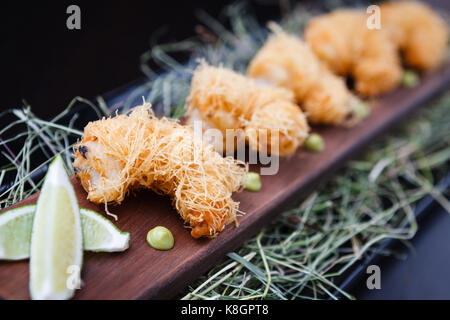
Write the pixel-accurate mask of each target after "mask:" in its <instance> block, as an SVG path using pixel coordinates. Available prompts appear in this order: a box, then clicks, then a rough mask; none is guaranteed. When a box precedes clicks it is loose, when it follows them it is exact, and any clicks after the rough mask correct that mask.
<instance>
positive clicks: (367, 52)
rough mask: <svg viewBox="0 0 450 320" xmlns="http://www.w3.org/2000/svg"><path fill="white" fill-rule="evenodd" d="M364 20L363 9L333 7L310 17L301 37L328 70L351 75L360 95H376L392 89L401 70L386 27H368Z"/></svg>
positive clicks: (399, 77) (398, 78)
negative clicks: (334, 8) (331, 9)
mask: <svg viewBox="0 0 450 320" xmlns="http://www.w3.org/2000/svg"><path fill="white" fill-rule="evenodd" d="M403 14H404V13H401V15H403ZM381 16H383V13H381ZM366 21H367V16H366V14H365V12H364V11H360V10H353V9H340V10H335V11H333V12H331V13H329V14H324V15H320V16H318V17H315V18H313V19H312V20H311V21H310V22H309V24H308V25H307V27H306V29H305V34H304V36H305V39H306V41H307V42H308V43H309V44H310V45H311V48H312V50H313V51H314V53H315V54H316V55H317V56H318V57H319V59H320V60H322V61H323V62H324V63H325V64H326V66H327V67H328V68H330V70H332V71H333V72H335V73H336V74H338V75H342V76H352V77H353V78H354V82H355V89H356V91H357V92H358V93H359V94H360V95H362V96H376V95H380V94H382V93H386V92H389V91H392V90H393V89H395V88H396V87H397V86H398V85H399V83H400V79H401V76H402V72H403V70H402V66H401V61H400V60H401V59H400V56H399V54H398V52H397V48H396V46H395V45H394V43H393V42H392V40H391V39H390V37H389V34H388V32H387V28H386V27H384V26H383V25H382V27H381V29H380V30H376V29H374V30H370V29H368V28H367V26H366Z"/></svg>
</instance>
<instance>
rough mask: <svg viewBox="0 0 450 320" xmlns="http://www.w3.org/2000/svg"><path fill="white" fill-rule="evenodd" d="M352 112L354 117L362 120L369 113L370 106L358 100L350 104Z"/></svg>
mask: <svg viewBox="0 0 450 320" xmlns="http://www.w3.org/2000/svg"><path fill="white" fill-rule="evenodd" d="M352 112H353V115H354V116H355V118H356V119H359V120H362V119H365V118H367V117H368V116H369V115H370V107H369V106H368V105H367V103H364V102H362V101H359V102H358V103H355V104H354V105H353V106H352Z"/></svg>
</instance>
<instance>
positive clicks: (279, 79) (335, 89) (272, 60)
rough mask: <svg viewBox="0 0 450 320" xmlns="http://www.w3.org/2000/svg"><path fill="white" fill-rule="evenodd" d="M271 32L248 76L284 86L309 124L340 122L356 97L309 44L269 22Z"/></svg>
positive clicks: (250, 66)
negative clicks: (315, 53) (323, 62)
mask: <svg viewBox="0 0 450 320" xmlns="http://www.w3.org/2000/svg"><path fill="white" fill-rule="evenodd" d="M270 28H271V29H272V30H273V34H272V35H271V36H270V37H269V39H268V40H267V42H266V43H265V44H264V46H263V47H262V48H261V49H260V50H259V51H258V53H257V54H256V56H255V57H254V58H253V60H252V61H251V62H250V65H249V68H248V74H249V76H251V77H253V78H255V79H262V80H265V81H269V82H271V83H273V84H276V85H279V86H282V87H285V88H288V89H290V90H292V91H293V92H294V94H295V99H296V101H297V103H298V104H299V105H300V106H301V107H302V109H303V110H304V111H305V112H306V114H307V116H308V120H309V121H310V122H312V123H323V124H342V123H343V122H344V121H345V120H346V118H347V117H349V115H350V113H351V111H352V108H351V105H352V103H354V102H355V101H354V100H356V98H355V97H353V95H352V94H351V93H350V91H349V90H348V89H347V87H346V84H345V82H344V80H343V79H341V78H340V77H338V76H335V75H334V74H333V73H331V72H330V71H329V70H328V69H326V68H325V67H324V66H323V65H322V63H321V61H320V60H319V59H318V58H317V57H316V56H315V55H314V53H313V51H312V50H311V48H310V47H309V45H308V44H307V43H305V42H303V41H302V40H301V39H299V38H297V37H295V36H292V35H289V34H287V33H285V32H284V31H283V30H282V29H281V28H280V27H279V26H278V25H276V24H274V23H271V24H270Z"/></svg>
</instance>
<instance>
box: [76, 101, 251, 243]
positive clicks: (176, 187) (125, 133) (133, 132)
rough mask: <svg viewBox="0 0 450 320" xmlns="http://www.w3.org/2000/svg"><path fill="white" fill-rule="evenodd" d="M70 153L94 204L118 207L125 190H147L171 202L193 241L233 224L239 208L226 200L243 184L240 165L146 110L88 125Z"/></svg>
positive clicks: (145, 107) (188, 130) (244, 170)
mask: <svg viewBox="0 0 450 320" xmlns="http://www.w3.org/2000/svg"><path fill="white" fill-rule="evenodd" d="M74 151H75V157H76V158H75V161H74V163H73V166H74V168H75V171H76V173H77V176H78V177H79V179H80V181H81V184H82V185H83V187H84V189H85V190H86V191H87V192H88V199H89V200H90V201H92V202H94V203H105V205H106V204H107V203H115V204H120V203H121V202H122V201H123V200H124V199H125V197H126V196H127V194H129V193H130V192H131V191H134V190H138V189H152V190H154V191H155V192H157V193H159V194H165V195H168V196H170V197H171V198H172V199H173V204H174V207H175V208H176V209H177V211H178V212H179V214H180V216H181V217H182V218H183V220H184V221H185V222H186V224H187V225H188V226H189V227H191V228H192V231H191V235H192V236H193V237H194V238H199V237H214V236H216V235H217V233H218V232H220V231H222V230H223V228H224V227H225V226H226V225H227V224H228V223H230V222H233V221H234V222H236V213H237V212H238V207H239V203H238V202H235V201H233V199H232V198H231V195H232V193H233V192H235V191H239V190H241V189H242V186H243V185H244V184H245V180H246V175H247V167H246V165H245V164H244V163H242V162H239V161H237V160H234V159H232V158H223V157H222V156H221V155H219V154H218V153H217V152H216V151H215V150H214V149H213V147H212V146H211V145H209V144H207V143H204V142H203V141H202V138H201V137H197V135H195V134H194V132H193V130H192V129H191V128H190V127H187V126H182V125H180V124H179V123H177V122H175V121H173V120H169V119H167V118H163V119H157V118H156V117H155V115H154V114H153V111H152V110H151V109H150V105H143V106H139V107H136V108H134V109H133V110H132V112H131V113H130V114H129V115H118V114H116V116H115V117H112V118H108V119H105V118H103V119H102V120H99V121H95V122H91V123H89V124H88V125H87V126H86V128H85V129H84V135H83V138H82V140H81V141H80V142H79V143H78V144H77V145H76V146H75V147H74Z"/></svg>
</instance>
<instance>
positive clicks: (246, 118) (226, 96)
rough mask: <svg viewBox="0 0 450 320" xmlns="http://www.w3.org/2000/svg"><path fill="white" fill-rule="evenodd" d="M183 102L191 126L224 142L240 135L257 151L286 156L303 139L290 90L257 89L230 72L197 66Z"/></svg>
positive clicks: (303, 128)
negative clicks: (215, 131)
mask: <svg viewBox="0 0 450 320" xmlns="http://www.w3.org/2000/svg"><path fill="white" fill-rule="evenodd" d="M187 102H188V103H187V107H188V117H189V121H190V122H191V123H192V122H193V121H195V120H201V121H202V122H204V123H205V124H206V126H207V127H209V128H215V129H219V130H220V131H221V132H222V133H223V134H224V137H225V138H226V137H227V136H228V133H229V132H230V131H231V132H242V133H243V135H244V139H245V141H247V143H248V144H249V146H250V147H251V148H252V149H254V150H257V151H260V150H262V149H264V150H267V151H268V152H269V153H271V154H275V155H281V156H284V155H290V154H292V153H293V152H294V151H295V150H296V149H297V148H298V147H299V146H300V145H302V143H303V141H304V140H305V138H306V137H307V136H308V130H309V127H308V124H307V121H306V118H305V116H304V114H303V113H302V111H301V110H300V108H299V107H298V106H297V105H296V104H295V103H294V95H293V93H292V92H291V91H290V90H287V89H284V88H280V87H274V86H268V85H265V84H264V85H260V84H258V83H257V82H256V81H255V80H253V79H250V78H247V77H245V76H243V75H241V74H238V73H236V72H234V71H232V70H229V69H225V68H221V67H219V68H216V67H212V66H209V65H207V64H206V63H202V64H201V65H200V66H199V67H198V68H197V70H196V71H195V73H194V76H193V78H192V82H191V91H190V95H189V97H188V100H187ZM273 137H276V138H273Z"/></svg>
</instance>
